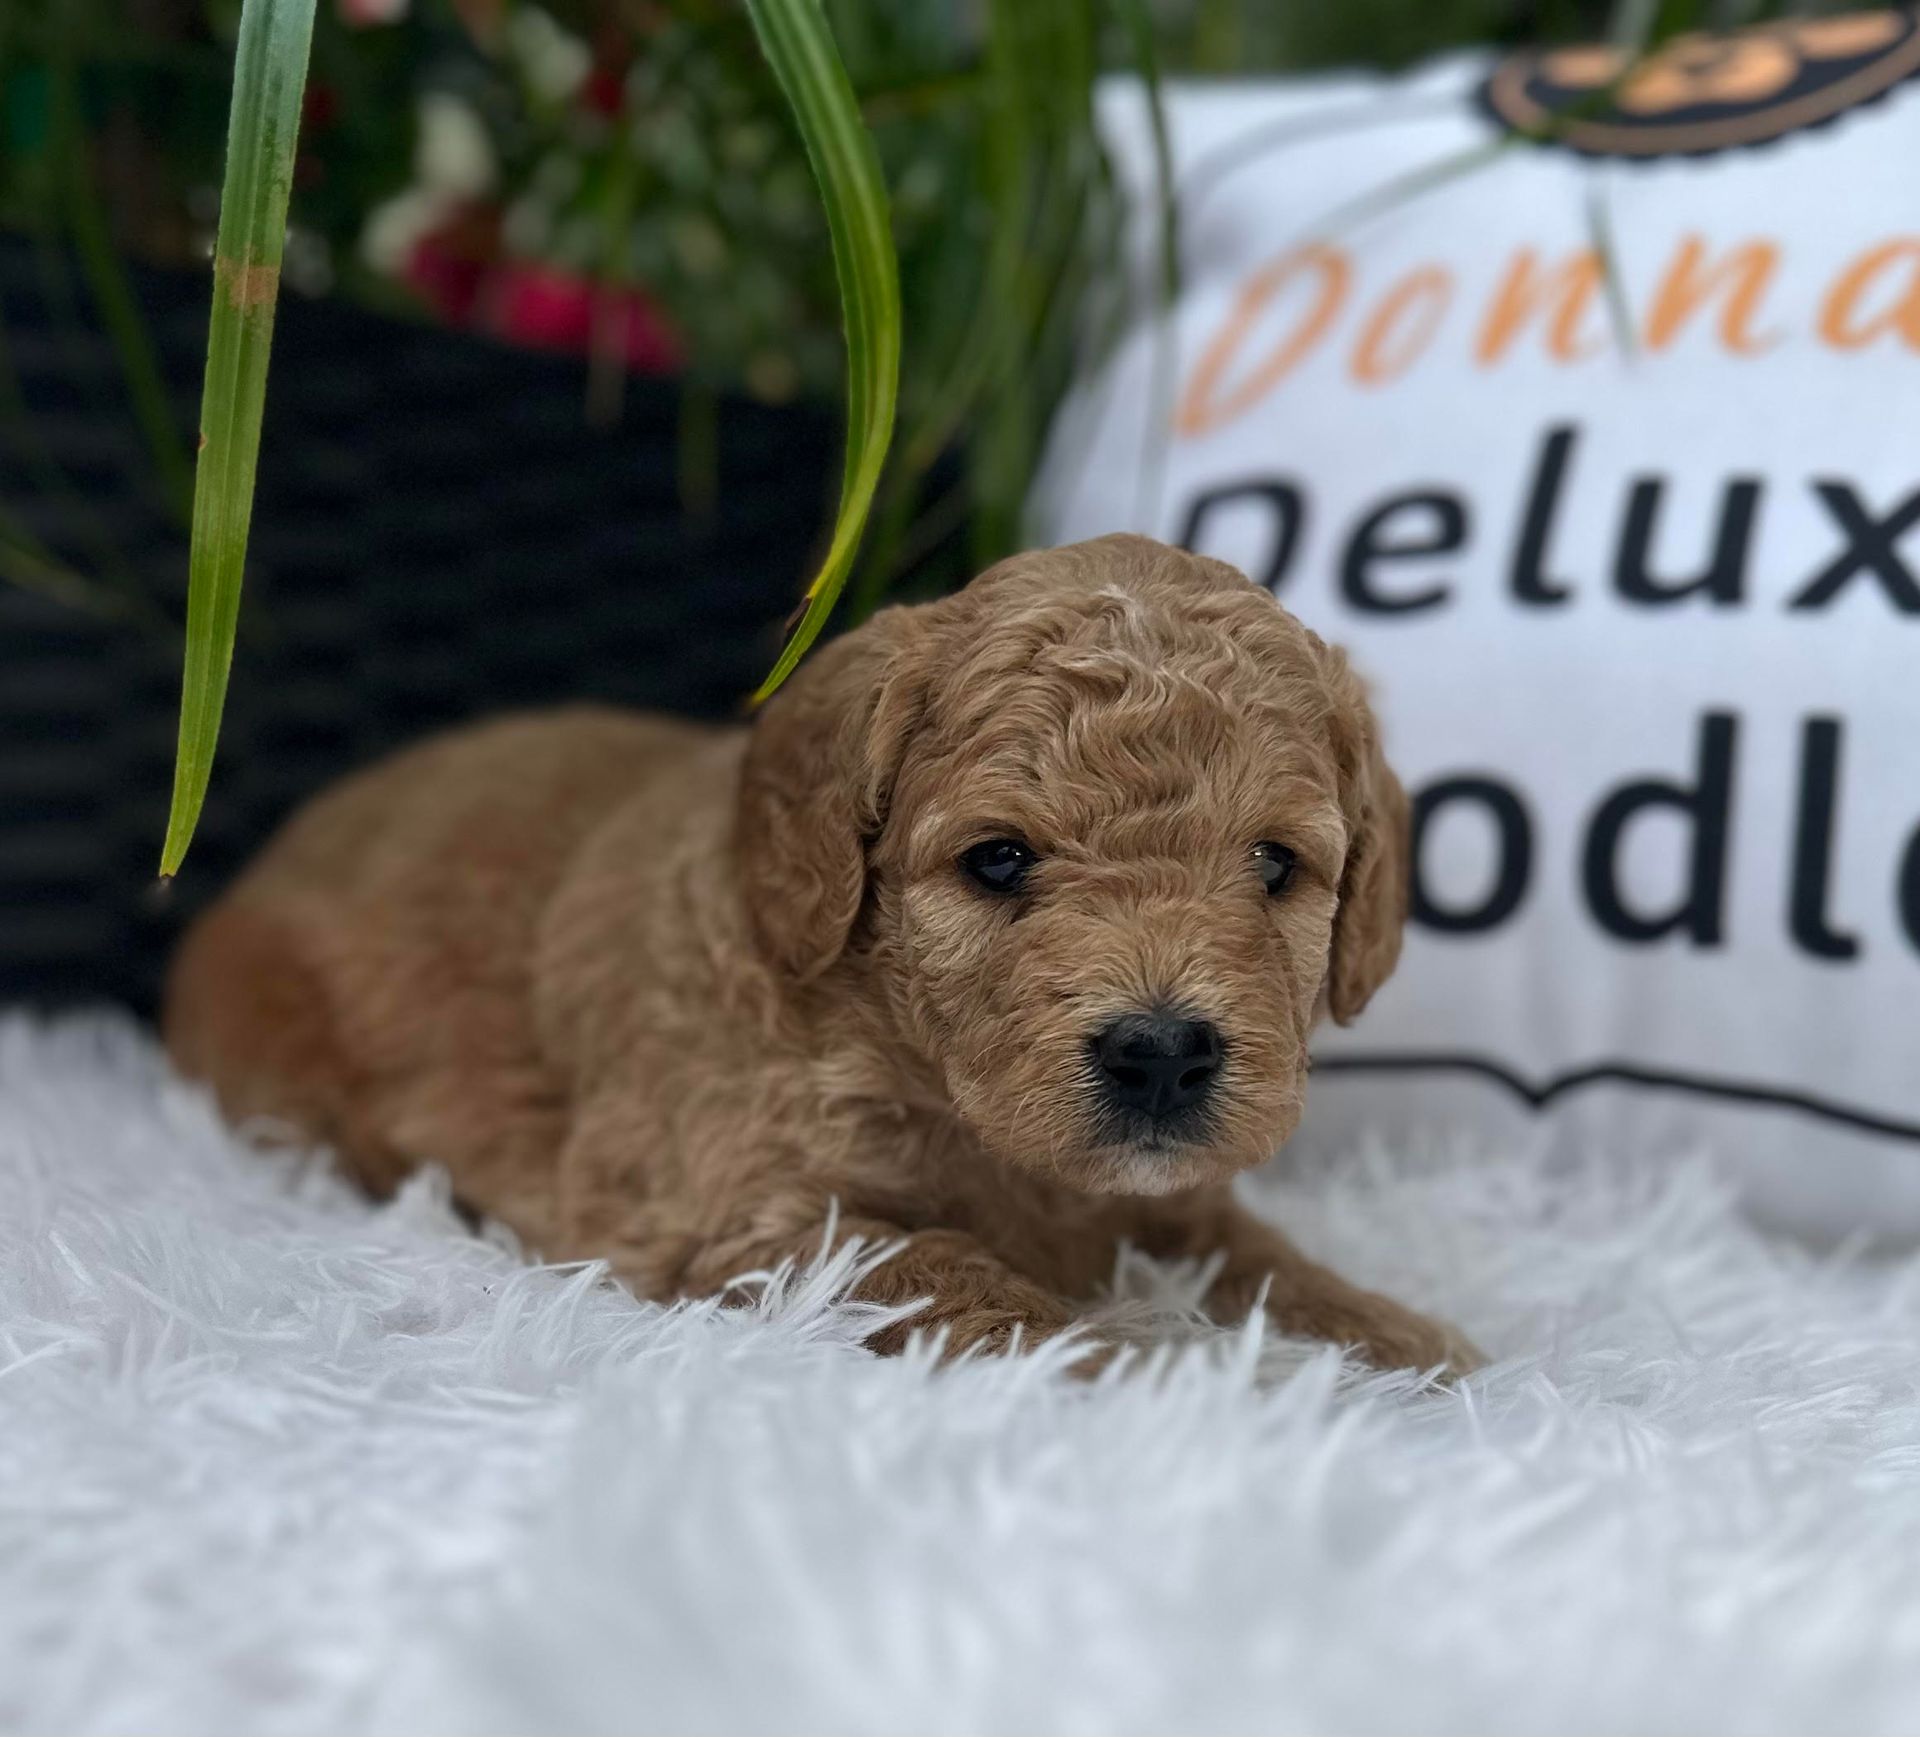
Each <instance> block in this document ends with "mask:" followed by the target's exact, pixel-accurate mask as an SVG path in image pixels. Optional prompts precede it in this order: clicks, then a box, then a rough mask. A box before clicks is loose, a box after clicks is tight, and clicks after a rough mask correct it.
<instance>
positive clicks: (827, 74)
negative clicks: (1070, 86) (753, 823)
mask: <svg viewBox="0 0 1920 1737" xmlns="http://www.w3.org/2000/svg"><path fill="white" fill-rule="evenodd" d="M747 11H748V12H749V14H751V16H752V18H753V27H754V29H755V31H756V32H758V34H759V37H760V46H761V49H762V51H763V52H764V53H765V55H766V57H767V62H768V64H769V65H770V66H771V67H772V68H773V72H774V76H775V77H776V78H777V79H778V80H779V81H780V88H781V90H782V91H783V92H784V93H785V95H786V99H787V102H788V105H789V106H790V107H791V108H792V110H793V115H794V120H795V121H796V123H797V124H798V126H799V130H800V137H801V141H802V142H803V143H804V144H805V146H806V150H807V159H808V161H809V162H810V163H811V164H812V166H813V174H814V179H815V180H816V181H817V182H818V183H819V185H820V200H821V204H822V206H823V207H824V209H825V211H826V217H827V230H828V233H829V234H830V235H831V237H832V239H833V265H834V272H835V275H836V276H837V277H838V278H839V281H840V306H841V319H842V323H843V324H844V326H845V328H846V339H847V451H846V459H845V464H844V468H843V469H842V471H841V476H840V510H839V512H838V513H837V514H836V515H835V519H834V526H833V540H832V542H831V543H830V544H829V546H828V549H827V554H826V558H825V560H824V561H822V562H821V564H820V571H819V572H818V573H817V574H816V575H815V576H814V579H813V583H812V584H811V585H809V586H808V587H807V595H806V608H805V610H804V611H803V613H802V614H801V617H800V621H799V623H798V625H797V626H796V627H795V628H794V630H793V632H792V634H791V635H790V636H789V637H788V640H787V643H786V645H785V647H784V648H782V650H781V653H780V657H779V661H778V662H776V663H775V664H774V666H773V669H772V671H771V673H770V674H769V675H768V676H767V679H766V680H765V681H764V682H763V683H761V685H760V689H759V691H758V692H757V693H756V694H755V695H754V696H753V698H754V702H755V703H756V704H758V703H759V702H760V701H761V700H764V699H765V698H766V697H767V696H768V695H769V694H771V693H773V692H774V690H775V689H776V688H778V687H779V686H780V684H781V683H782V682H784V681H785V680H786V679H787V677H788V676H789V675H791V674H792V673H793V670H794V666H795V665H797V664H798V663H799V661H800V659H801V658H802V657H804V656H805V655H806V652H807V648H808V647H809V646H810V645H812V644H813V642H814V640H815V639H817V638H818V637H819V634H820V630H821V628H823V627H824V626H825V625H826V622H827V617H828V616H829V615H831V614H832V613H833V606H834V603H835V602H836V600H837V599H838V598H839V596H840V590H841V587H842V586H844V585H845V584H846V581H847V573H848V571H849V569H850V568H851V567H852V565H853V558H854V555H855V553H856V552H857V551H858V549H859V547H860V535H861V532H862V531H863V530H864V529H865V528H866V522H867V515H868V513H869V511H870V510H871V508H872V506H873V497H874V491H875V489H876V488H877V487H878V486H879V482H880V472H881V469H882V467H883V466H884V465H885V464H886V460H887V448H888V446H889V445H890V444H891V443H892V440H893V413H894V404H895V401H896V399H897V397H898V395H899V385H900V263H899V259H898V257H897V256H896V254H895V252H894V246H893V231H892V228H891V225H890V221H889V217H888V209H887V189H886V182H885V180H884V178H883V177H882V175H881V173H880V158H879V154H878V152H876V151H875V149H874V145H873V138H872V135H871V134H870V133H869V132H868V131H867V128H866V123H865V122H864V121H863V120H862V119H861V116H860V109H859V105H858V104H857V103H856V102H855V100H854V95H853V86H852V84H851V83H850V82H849V80H848V78H847V72H846V68H845V67H844V66H843V65H842V64H841V61H840V54H839V50H838V49H837V48H836V47H835V46H834V41H833V33H832V32H831V31H830V30H829V29H828V27H827V20H826V15H825V13H824V12H823V11H822V10H821V7H820V0H747Z"/></svg>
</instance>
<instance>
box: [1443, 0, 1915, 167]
mask: <svg viewBox="0 0 1920 1737" xmlns="http://www.w3.org/2000/svg"><path fill="white" fill-rule="evenodd" d="M1916 72H1920V18H1916V17H1915V16H1914V15H1913V14H1912V13H1908V12H1864V13H1855V14H1851V15H1849V16H1845V17H1840V18H1797V19H1789V20H1787V21H1785V22H1783V23H1778V24H1763V25H1758V26H1756V27H1755V28H1753V29H1750V30H1743V31H1740V32H1738V33H1736V34H1734V35H1729V36H1706V35H1702V34H1698V33H1694V34H1689V35H1686V36H1680V37H1676V38H1675V39H1674V40H1673V41H1672V42H1670V43H1668V44H1667V45H1666V46H1665V47H1664V48H1662V49H1661V50H1660V51H1659V52H1658V53H1656V54H1654V55H1652V56H1650V57H1649V58H1648V59H1646V60H1645V61H1643V62H1642V63H1641V64H1640V65H1638V66H1635V65H1634V64H1633V57H1632V56H1631V55H1629V54H1628V53H1627V51H1625V50H1624V49H1618V48H1556V49H1530V50H1527V51H1526V52H1524V53H1520V54H1515V55H1511V56H1509V57H1508V58H1507V59H1505V60H1502V61H1500V62H1498V63H1497V64H1496V65H1495V66H1494V68H1493V70H1492V72H1491V73H1489V74H1488V76H1487V80H1486V83H1485V84H1484V85H1483V86H1482V87H1481V90H1480V101H1481V103H1482V104H1483V105H1484V106H1485V108H1486V111H1487V112H1488V113H1489V114H1490V115H1491V116H1492V117H1493V118H1494V119H1495V120H1496V121H1498V122H1500V124H1501V125H1502V126H1505V127H1507V128H1509V129H1510V130H1511V131H1513V132H1516V133H1525V134H1527V135H1529V136H1530V137H1533V138H1536V139H1539V140H1540V141H1541V142H1542V143H1550V144H1560V145H1564V146H1566V147H1567V148H1568V149H1570V150H1573V151H1578V152H1580V153H1581V154H1582V155H1585V156H1594V157H1676V156H1678V157H1689V156H1705V155H1709V154H1710V153H1712V152H1715V151H1726V150H1732V149H1736V148H1738V147H1740V146H1743V145H1761V144H1765V143H1767V142H1768V141H1769V140H1772V139H1778V138H1781V137H1782V136H1784V135H1785V134H1787V133H1796V132H1800V131H1801V130H1803V129H1804V128H1807V127H1817V126H1822V125H1824V124H1825V123H1826V122H1828V121H1831V120H1833V119H1834V118H1835V117H1836V116H1838V115H1840V114H1842V113H1844V112H1845V111H1846V110H1848V109H1851V108H1856V107H1858V106H1859V105H1860V104H1861V103H1864V102H1871V101H1872V100H1873V99H1874V98H1875V97H1878V96H1883V95H1884V94H1885V93H1886V92H1887V91H1889V90H1891V89H1892V88H1893V87H1894V86H1895V85H1896V84H1898V83H1899V82H1900V81H1901V80H1902V79H1906V78H1911V77H1912V76H1913V75H1914V74H1915V73H1916Z"/></svg>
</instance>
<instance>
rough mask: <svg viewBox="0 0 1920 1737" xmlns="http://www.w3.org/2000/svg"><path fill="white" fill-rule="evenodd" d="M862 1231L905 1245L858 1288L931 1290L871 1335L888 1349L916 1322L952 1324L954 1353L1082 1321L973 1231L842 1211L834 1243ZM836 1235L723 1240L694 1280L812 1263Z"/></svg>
mask: <svg viewBox="0 0 1920 1737" xmlns="http://www.w3.org/2000/svg"><path fill="white" fill-rule="evenodd" d="M853 1237H858V1238H860V1240H861V1241H863V1242H864V1243H866V1244H867V1245H868V1246H869V1247H880V1246H887V1245H897V1246H896V1247H895V1252H894V1253H893V1254H892V1255H891V1256H890V1257H889V1258H888V1259H887V1260H885V1261H883V1262H882V1263H881V1264H880V1265H879V1266H878V1267H876V1268H874V1270H873V1271H872V1272H870V1273H868V1274H867V1276H866V1277H865V1278H864V1279H862V1280H861V1281H860V1283H859V1284H858V1286H856V1287H855V1289H854V1291H853V1293H852V1294H853V1295H855V1296H857V1297H859V1298H860V1299H861V1300H862V1301H864V1302H869V1303H880V1304H884V1305H890V1306H891V1305H899V1304H905V1303H912V1302H916V1301H919V1300H920V1299H922V1298H925V1299H926V1300H927V1301H926V1306H925V1307H924V1308H921V1309H918V1310H916V1311H915V1312H914V1313H913V1314H912V1315H910V1316H908V1317H907V1319H905V1320H904V1321H900V1322H897V1323H895V1324H894V1325H893V1326H891V1327H887V1328H885V1329H883V1330H882V1331H881V1332H879V1333H877V1334H875V1335H874V1337H873V1338H872V1339H870V1340H869V1341H868V1343H869V1344H870V1345H871V1346H872V1347H873V1349H874V1350H876V1351H878V1352H881V1353H882V1354H884V1355H892V1354H894V1353H897V1352H899V1351H902V1350H904V1349H905V1348H906V1344H907V1340H908V1339H909V1337H911V1336H912V1335H913V1334H914V1333H916V1332H921V1333H928V1334H932V1333H935V1332H940V1331H944V1333H945V1336H946V1339H945V1353H944V1354H945V1355H946V1356H948V1357H953V1356H957V1355H958V1354H959V1353H961V1352H963V1351H969V1350H972V1349H974V1348H975V1347H981V1348H985V1349H992V1350H997V1349H1003V1348H1004V1347H1006V1346H1007V1345H1008V1344H1010V1343H1011V1342H1012V1340H1013V1338H1014V1335H1015V1333H1016V1331H1017V1332H1018V1334H1019V1336H1020V1338H1021V1340H1022V1341H1023V1342H1024V1343H1026V1344H1029V1345H1031V1344H1033V1343H1034V1342H1035V1341H1036V1340H1040V1339H1048V1338H1051V1337H1053V1336H1054V1335H1055V1334H1056V1333H1060V1332H1062V1331H1064V1330H1065V1329H1066V1328H1068V1327H1070V1326H1071V1325H1072V1324H1073V1321H1074V1318H1075V1311H1074V1308H1073V1306H1072V1304H1070V1303H1069V1302H1068V1301H1067V1300H1066V1299H1065V1298H1064V1297H1060V1296H1056V1295H1055V1294H1054V1293H1053V1292H1051V1291H1049V1290H1047V1289H1046V1288H1045V1287H1044V1286H1043V1285H1038V1284H1035V1283H1034V1281H1033V1280H1031V1279H1029V1278H1026V1277H1024V1276H1023V1275H1021V1274H1020V1273H1017V1272H1015V1271H1014V1270H1013V1269H1012V1268H1011V1267H1009V1266H1008V1265H1007V1264H1006V1263H1005V1262H1004V1261H1002V1260H1000V1259H999V1258H998V1257H997V1256H996V1255H994V1254H993V1253H991V1252H990V1251H989V1250H988V1249H987V1248H986V1247H985V1245H984V1244H982V1243H980V1242H979V1241H977V1240H976V1239H975V1238H973V1237H971V1236H968V1235H967V1234H966V1233H965V1232H963V1231H957V1230H918V1231H907V1230H903V1229H902V1228H901V1227H900V1226H898V1225H895V1224H889V1223H887V1222H886V1221H885V1220H883V1219H877V1218H866V1217H858V1216H848V1215H842V1216H840V1217H839V1218H838V1219H837V1220H836V1221H835V1222H834V1224H833V1227H832V1239H833V1242H834V1244H835V1245H836V1246H837V1245H838V1244H840V1243H844V1242H846V1241H847V1240H849V1239H850V1238H853ZM827 1238H828V1227H827V1225H826V1224H824V1223H822V1224H818V1225H815V1226H813V1227H811V1228H810V1229H808V1230H806V1231H803V1232H799V1233H797V1234H795V1235H793V1236H791V1237H784V1238H782V1239H780V1240H779V1241H778V1242H777V1243H771V1244H769V1243H765V1242H761V1243H758V1244H757V1245H755V1246H752V1247H742V1246H741V1245H739V1244H731V1245H729V1244H728V1243H725V1242H722V1243H720V1244H718V1245H716V1246H715V1247H714V1248H712V1249H710V1250H708V1251H705V1252H704V1253H703V1254H702V1256H701V1258H700V1259H699V1260H698V1262H696V1264H695V1265H694V1266H693V1267H692V1268H691V1269H690V1270H689V1272H688V1275H687V1279H688V1288H689V1289H692V1290H699V1291H707V1292H711V1291H714V1290H718V1289H719V1288H720V1287H721V1286H722V1285H724V1284H725V1283H726V1281H727V1280H728V1279H730V1278H732V1277H733V1276H734V1275H735V1274H737V1273H740V1272H743V1271H747V1270H750V1269H751V1268H754V1267H765V1266H774V1265H778V1264H779V1262H781V1261H783V1260H786V1259H789V1258H791V1259H793V1260H795V1261H796V1262H798V1263H800V1264H803V1265H804V1264H806V1263H807V1262H810V1261H812V1260H813V1259H815V1258H816V1257H817V1256H818V1255H819V1253H820V1251H821V1249H822V1247H823V1246H824V1245H825V1244H826V1242H827ZM723 1269H724V1270H723Z"/></svg>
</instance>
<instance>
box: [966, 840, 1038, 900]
mask: <svg viewBox="0 0 1920 1737" xmlns="http://www.w3.org/2000/svg"><path fill="white" fill-rule="evenodd" d="M1039 860H1040V859H1039V858H1038V857H1037V856H1035V855H1034V854H1033V852H1032V851H1031V850H1029V849H1028V848H1027V846H1025V845H1024V844H1022V843H1021V842H1020V840H1019V839H1017V838H990V839H988V840H987V841H986V843H984V844H976V845H975V846H974V847H973V848H972V849H971V850H969V851H968V852H967V853H966V854H965V855H964V856H962V857H961V858H960V867H961V868H962V869H963V870H964V871H965V873H966V875H967V877H968V878H969V879H970V880H973V881H976V882H978V883H979V885H981V886H983V887H985V888H986V889H987V891H988V892H990V893H1017V892H1018V891H1019V890H1020V883H1021V882H1022V881H1024V880H1025V879H1026V878H1027V870H1029V869H1030V868H1032V867H1033V865H1034V864H1035V863H1036V862H1038V861H1039Z"/></svg>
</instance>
